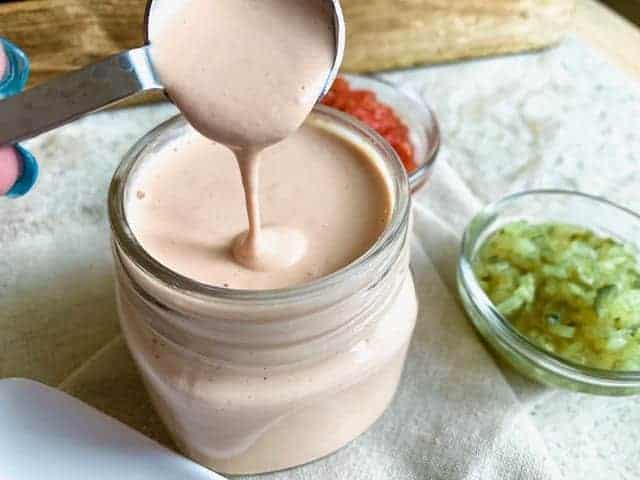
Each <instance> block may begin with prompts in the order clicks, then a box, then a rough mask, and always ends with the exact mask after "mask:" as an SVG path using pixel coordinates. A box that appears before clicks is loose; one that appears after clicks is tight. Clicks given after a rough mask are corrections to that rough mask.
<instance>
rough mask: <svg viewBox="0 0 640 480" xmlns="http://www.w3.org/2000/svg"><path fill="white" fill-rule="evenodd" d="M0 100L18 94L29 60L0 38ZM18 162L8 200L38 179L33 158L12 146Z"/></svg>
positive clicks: (18, 195)
mask: <svg viewBox="0 0 640 480" xmlns="http://www.w3.org/2000/svg"><path fill="white" fill-rule="evenodd" d="M0 56H1V58H0V60H2V61H0V66H2V65H4V71H0V99H3V98H6V97H9V96H11V95H16V94H17V93H20V92H21V91H22V89H23V88H24V86H25V85H26V84H27V80H28V79H29V59H28V58H27V56H26V55H25V53H24V52H23V51H22V50H20V49H19V48H18V47H17V46H16V45H14V44H13V43H11V42H10V41H9V40H7V39H6V38H3V37H0ZM14 148H15V151H16V153H17V154H18V157H19V161H20V172H21V173H20V176H19V177H18V178H17V180H16V182H15V183H14V184H13V186H12V187H11V189H10V190H9V191H8V192H7V193H6V194H5V196H7V197H9V198H18V197H21V196H23V195H25V194H26V193H27V192H29V190H31V188H32V187H33V186H34V185H35V183H36V180H37V179H38V173H39V168H38V163H37V162H36V159H35V158H34V156H33V155H32V154H31V153H30V152H29V151H27V150H26V149H25V148H23V147H22V146H20V145H15V146H14Z"/></svg>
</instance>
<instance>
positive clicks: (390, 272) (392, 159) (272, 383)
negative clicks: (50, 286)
mask: <svg viewBox="0 0 640 480" xmlns="http://www.w3.org/2000/svg"><path fill="white" fill-rule="evenodd" d="M312 115H313V116H314V117H315V119H319V120H321V121H322V122H326V123H327V124H330V125H331V127H332V131H335V132H336V134H337V135H342V136H344V138H346V139H348V140H349V141H351V142H355V143H357V144H358V146H359V147H361V148H365V149H366V150H367V152H369V153H370V157H371V159H372V160H373V161H375V162H377V163H378V164H379V166H380V169H381V171H382V172H383V173H384V176H385V178H386V180H387V182H388V185H389V188H390V190H391V192H392V198H393V205H392V215H391V220H390V223H389V225H388V227H387V229H386V230H385V231H384V233H383V234H382V236H381V237H380V238H379V239H378V240H377V242H376V243H375V244H374V245H373V246H372V247H371V248H370V250H369V251H367V252H366V253H365V254H364V255H363V256H362V257H360V258H359V259H357V260H356V261H355V262H353V263H352V264H350V265H348V266H347V267H345V268H343V269H342V270H340V271H338V272H336V273H333V274H331V275H329V276H327V277H325V278H321V279H319V280H316V281H314V282H310V283H308V284H306V285H302V286H298V287H294V288H289V289H280V290H267V291H249V290H231V289H223V288H217V287H213V286H210V285H205V284H202V283H199V282H196V281H194V280H192V279H189V278H186V277H183V276H181V275H179V274H178V273H176V272H173V271H171V270H169V269H168V268H167V267H165V266H163V265H162V264H160V263H159V262H157V261H156V260H155V259H154V258H153V257H151V256H150V255H149V254H148V253H147V252H146V251H145V250H144V249H143V248H142V247H141V246H140V244H139V243H138V242H137V241H136V238H135V235H134V233H133V231H132V229H131V226H130V225H129V224H128V222H127V204H128V199H129V198H132V197H130V196H131V195H135V192H132V191H129V188H128V186H129V179H130V178H132V176H133V175H134V174H135V172H136V170H137V169H138V168H140V167H141V166H142V165H144V164H146V163H147V162H152V161H153V160H154V154H155V153H157V152H158V151H159V150H160V149H162V147H163V146H165V145H166V144H167V143H168V142H171V141H172V140H174V139H176V138H177V137H180V136H181V135H184V134H186V133H187V132H188V131H189V128H190V127H189V126H188V125H187V123H186V122H185V120H184V119H183V118H182V117H176V118H174V119H172V120H169V121H168V122H166V123H165V124H163V125H161V126H159V127H158V128H156V129H155V130H153V131H152V132H150V133H149V134H148V135H147V136H145V137H144V138H143V139H141V140H140V141H139V142H138V144H137V145H136V146H135V147H134V148H133V149H132V150H131V151H130V152H129V154H128V155H127V156H126V158H125V159H124V161H123V162H122V164H121V165H120V167H119V168H118V170H117V171H116V174H115V177H114V180H113V182H112V186H111V190H110V194H109V215H110V221H111V228H112V232H113V252H114V258H115V266H116V287H117V298H118V309H119V315H120V321H121V325H122V330H123V332H124V336H125V338H126V340H127V343H128V346H129V349H130V350H131V353H132V355H133V358H134V359H135V362H136V364H137V366H138V368H139V370H140V373H141V374H142V378H143V380H144V383H145V385H146V387H147V389H148V391H149V394H150V397H151V399H152V402H153V404H154V406H155V408H156V410H157V412H158V413H159V415H160V417H161V418H162V419H163V421H164V423H165V424H166V426H167V427H168V430H169V431H170V433H171V434H172V436H173V438H174V440H175V442H176V444H177V445H178V446H179V448H180V449H181V450H183V452H184V453H185V454H186V455H188V456H190V457H191V458H193V459H194V460H196V461H198V462H200V463H202V464H204V465H206V466H208V467H210V468H212V469H214V470H217V471H220V472H224V473H229V474H249V473H263V472H268V471H275V470H281V469H285V468H289V467H293V466H296V465H300V464H303V463H306V462H309V461H312V460H314V459H317V458H320V457H322V456H324V455H327V454H329V453H331V452H333V451H335V450H337V449H338V448H340V447H342V446H343V445H345V444H346V443H348V442H349V441H351V440H353V439H354V438H355V437H356V436H358V435H359V434H360V433H362V432H364V431H365V430H366V429H367V428H369V426H371V424H372V423H373V422H374V421H375V420H376V419H377V418H378V417H379V416H380V415H381V414H382V413H383V412H384V410H385V409H386V407H387V406H388V405H389V403H390V401H391V400H392V398H393V396H394V393H395V391H396V388H397V386H398V381H399V378H400V375H401V372H402V368H403V365H404V361H405V357H406V353H407V348H408V345H409V341H410V338H411V334H412V331H413V328H414V324H415V319H416V313H417V302H416V295H415V290H414V285H413V279H412V276H411V273H410V270H409V238H408V237H409V228H410V194H409V186H408V182H407V177H406V174H405V172H404V170H403V167H402V165H401V164H400V162H399V160H398V159H397V157H396V155H395V153H394V152H393V150H392V149H391V148H390V147H389V146H388V145H387V144H386V142H384V140H382V139H381V138H380V137H379V136H378V135H377V134H375V133H374V132H373V131H371V130H369V129H368V128H367V127H365V126H363V125H361V124H359V123H358V122H356V121H354V120H352V119H350V118H349V117H348V116H346V115H343V114H341V113H340V112H336V111H333V110H330V109H327V108H323V107H318V108H316V110H314V113H313V114H312Z"/></svg>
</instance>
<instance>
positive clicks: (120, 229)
mask: <svg viewBox="0 0 640 480" xmlns="http://www.w3.org/2000/svg"><path fill="white" fill-rule="evenodd" d="M312 115H316V116H320V117H323V118H325V119H328V120H331V121H334V122H337V123H339V124H340V126H341V127H345V128H346V129H348V130H350V131H351V133H355V134H356V135H358V136H359V137H360V139H362V140H363V141H365V142H367V143H368V144H369V146H371V147H373V148H374V150H375V151H376V152H377V153H379V154H380V159H381V160H382V163H383V164H384V166H385V169H386V170H387V172H386V173H387V174H388V175H389V179H390V186H391V192H390V193H391V195H392V198H393V209H392V214H391V218H390V220H389V223H388V224H387V227H386V228H385V230H384V231H383V232H382V234H381V235H380V236H379V237H378V239H377V240H376V242H375V243H374V244H373V245H372V246H371V247H370V248H369V249H368V250H367V251H366V252H364V253H363V254H362V255H361V256H360V257H358V258H357V259H356V260H354V261H353V262H351V263H349V264H348V265H346V266H344V267H343V268H341V269H339V270H337V271H335V272H333V273H331V274H329V275H326V276H324V277H321V278H318V279H316V280H313V281H311V282H308V283H305V284H302V285H298V286H293V287H288V288H279V289H270V290H241V289H230V288H223V287H216V286H214V285H209V284H206V283H203V282H200V281H197V280H194V279H192V278H189V277H186V276H184V275H182V274H180V273H178V272H176V271H174V270H172V269H170V268H169V267H167V266H165V265H163V264H162V263H160V262H159V261H158V260H156V259H155V258H154V257H153V256H152V255H151V254H150V253H148V252H147V251H146V250H145V249H144V247H143V246H142V245H141V244H140V243H139V242H138V240H137V238H136V236H135V234H134V232H133V229H132V228H131V226H130V225H129V222H128V219H127V215H126V208H125V192H126V188H127V184H128V180H129V177H130V175H131V173H132V172H133V169H134V167H135V166H136V164H137V163H138V161H139V159H140V158H141V157H142V156H143V154H144V153H145V150H146V148H147V147H149V146H150V145H151V144H152V142H153V141H154V140H155V139H157V138H159V137H160V136H161V135H162V134H164V133H166V132H167V131H170V130H172V129H175V128H177V127H179V126H181V125H185V124H186V120H185V119H184V117H183V116H182V115H181V114H178V115H176V116H174V117H172V118H170V119H169V120H167V121H165V122H163V123H161V124H160V125H158V126H157V127H155V128H154V129H152V130H151V131H149V132H148V133H147V134H146V135H144V136H143V137H142V138H141V139H140V140H138V141H137V142H136V144H135V145H134V146H133V147H132V148H131V149H130V150H129V151H128V152H127V154H126V155H125V156H124V158H123V160H122V162H121V163H120V165H119V166H118V168H117V169H116V172H115V174H114V176H113V179H112V181H111V185H110V188H109V198H108V210H109V222H110V224H111V231H112V234H113V241H114V242H115V244H116V245H117V247H118V248H120V249H121V250H122V251H123V253H124V254H125V255H126V256H127V257H128V258H129V259H130V261H131V262H132V263H133V264H134V265H135V266H136V267H137V268H139V269H141V270H142V271H143V272H144V273H145V274H147V275H150V276H151V277H153V278H155V279H157V280H159V281H160V282H161V283H162V284H164V285H165V286H167V287H169V288H171V289H174V290H178V291H180V292H181V293H182V294H185V295H187V296H191V297H195V298H215V299H216V301H228V302H274V301H277V302H285V301H292V300H295V301H298V300H300V298H303V297H306V296H314V295H317V294H319V293H322V292H323V291H325V290H326V289H330V288H332V287H335V286H336V285H338V284H340V283H341V282H343V281H345V280H346V279H347V278H348V277H349V276H352V275H357V274H359V273H362V272H366V271H367V270H368V269H369V265H370V264H371V262H373V261H375V260H376V259H378V258H380V257H381V256H382V255H383V254H384V252H385V251H386V250H387V248H388V247H389V245H391V244H393V243H394V241H395V240H396V239H397V238H398V237H400V236H402V235H403V234H404V235H405V236H406V234H407V226H408V224H409V217H410V210H411V196H410V190H409V182H408V177H407V174H406V171H405V169H404V167H403V166H402V163H401V161H400V159H399V158H398V155H397V153H396V152H395V150H393V148H392V147H391V146H390V145H389V144H388V143H387V142H386V141H385V140H384V139H383V138H382V137H381V136H380V135H379V134H378V133H377V132H375V131H374V130H372V129H371V128H369V127H368V126H367V125H364V124H363V123H361V122H359V121H358V120H356V119H354V118H353V117H351V116H349V115H347V114H344V113H342V112H340V111H337V110H335V109H332V108H329V107H325V106H322V105H318V106H316V107H315V108H314V110H313V112H312Z"/></svg>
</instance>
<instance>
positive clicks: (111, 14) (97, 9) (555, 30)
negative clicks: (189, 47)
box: [0, 0, 575, 83]
mask: <svg viewBox="0 0 640 480" xmlns="http://www.w3.org/2000/svg"><path fill="white" fill-rule="evenodd" d="M574 3H575V0H342V5H343V8H344V11H345V16H346V19H347V31H348V44H347V52H346V58H345V63H344V69H345V70H348V71H352V72H368V71H373V70H384V69H392V68H400V67H408V66H413V65H418V64H424V63H437V62H443V61H451V60H456V59H461V58H471V57H477V56H484V55H494V54H498V53H508V52H518V51H522V50H528V49H537V48H541V47H544V46H547V45H550V44H553V43H555V42H557V41H558V40H559V39H560V38H561V37H562V35H563V34H564V32H565V31H566V30H567V28H568V27H569V25H570V22H571V18H572V13H573V10H574ZM145 4H146V0H23V1H18V2H8V3H2V4H0V32H2V33H1V34H2V35H3V36H6V37H7V38H9V39H10V40H13V41H15V42H16V43H17V44H19V45H21V46H22V47H23V48H24V49H25V50H26V51H27V53H28V54H29V56H30V57H31V60H32V83H37V82H41V81H43V80H46V79H47V78H49V77H51V76H52V75H56V74H60V73H63V72H66V71H69V70H71V69H75V68H78V67H81V66H83V65H86V64H88V63H90V62H92V61H95V60H96V59H98V58H102V57H105V56H107V55H110V54H112V53H115V52H118V51H120V50H123V49H125V48H131V47H134V46H137V45H140V44H141V43H142V18H143V12H144V8H145Z"/></svg>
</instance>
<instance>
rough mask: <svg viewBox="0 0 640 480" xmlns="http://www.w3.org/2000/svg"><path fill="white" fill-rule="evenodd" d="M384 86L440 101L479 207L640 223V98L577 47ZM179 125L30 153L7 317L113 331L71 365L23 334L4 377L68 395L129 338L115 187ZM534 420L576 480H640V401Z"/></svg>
mask: <svg viewBox="0 0 640 480" xmlns="http://www.w3.org/2000/svg"><path fill="white" fill-rule="evenodd" d="M385 77H386V78H388V79H390V80H392V81H394V82H397V83H400V84H403V85H405V86H407V87H409V88H413V89H414V90H416V91H418V92H420V93H421V94H422V95H424V96H425V97H426V98H428V99H429V101H430V103H431V104H432V106H433V107H434V110H435V111H436V113H437V115H438V116H439V118H440V121H441V124H442V130H443V136H444V148H443V150H442V153H441V155H442V158H443V159H446V161H448V162H449V163H450V164H451V165H452V166H453V167H454V168H455V169H456V170H457V172H458V173H459V174H460V175H461V177H462V178H463V179H464V181H465V182H466V183H467V185H468V186H469V187H470V189H471V190H472V191H473V192H474V193H475V195H476V196H477V197H478V198H480V199H482V200H484V201H489V200H493V199H496V198H498V197H501V196H503V195H504V194H506V193H508V192H512V191H516V190H521V189H523V188H531V187H542V186H544V187H564V188H574V189H580V190H584V191H587V192H590V193H597V194H602V195H605V196H607V197H608V198H610V199H612V200H615V201H617V202H619V203H622V204H624V205H626V206H628V207H631V208H634V209H636V210H640V188H639V187H638V185H640V166H639V165H638V162H639V161H640V129H638V126H639V125H640V123H639V122H640V120H638V119H640V88H638V85H636V84H634V83H633V82H632V81H631V80H628V79H627V78H626V77H624V75H623V74H620V73H618V72H616V71H615V70H614V69H613V68H612V67H610V66H608V65H607V64H606V63H605V62H604V61H603V60H601V59H600V58H599V57H598V56H597V55H596V54H594V53H592V52H591V51H589V50H588V49H586V48H585V47H583V46H582V45H581V44H579V43H578V42H577V41H576V40H572V39H570V40H568V41H566V42H565V43H564V44H563V45H562V46H560V47H559V48H557V49H553V50H550V51H546V52H543V53H538V54H530V55H517V56H510V57H503V58H497V59H489V60H479V61H472V62H465V63H460V64H451V65H444V66H438V67H430V68H425V69H417V70H408V71H404V72H396V73H392V74H386V75H385ZM173 113H175V110H174V108H173V107H172V106H170V105H166V104H165V105H153V106H146V107H137V108H132V109H126V110H119V111H113V112H106V113H101V114H97V115H94V116H92V117H90V118H87V119H84V120H82V121H79V122H77V123H75V124H73V125H71V126H68V127H66V128H64V129H61V130H59V131H57V132H54V133H50V134H48V135H44V136H42V137H40V138H38V139H36V140H33V141H31V142H30V143H29V145H28V146H29V147H30V148H31V149H32V150H33V151H34V152H35V153H36V155H37V156H38V158H39V159H40V161H41V165H42V177H41V181H40V183H39V185H38V188H37V190H36V191H35V192H34V193H33V194H30V195H29V196H28V197H26V198H24V199H21V200H18V201H0V218H2V222H1V223H0V246H1V249H2V256H1V257H0V311H2V312H4V313H6V314H7V316H6V318H8V319H9V320H8V322H9V324H11V322H13V324H14V325H15V324H18V325H19V322H20V319H23V318H26V316H30V317H33V318H36V320H35V323H36V325H40V326H47V325H50V324H52V323H55V322H65V323H67V324H68V329H67V331H68V332H69V335H71V334H73V335H77V336H82V335H83V334H85V333H86V329H83V325H86V322H88V321H90V322H93V324H94V325H95V323H96V322H100V324H101V328H100V329H98V330H97V332H96V331H95V329H93V330H92V334H91V335H90V336H89V335H87V338H86V341H85V342H83V344H85V345H86V348H84V350H83V351H72V352H69V351H66V350H65V349H64V348H59V346H61V345H64V343H65V337H64V336H61V337H60V338H58V339H56V341H55V343H54V344H53V345H52V344H51V343H50V341H49V344H46V343H45V341H46V339H43V338H39V337H38V334H37V327H36V329H35V330H33V331H29V332H20V331H19V329H18V331H17V332H16V333H15V334H11V335H9V338H2V339H0V352H2V351H3V348H4V347H6V346H7V345H11V344H12V342H13V344H15V343H16V342H27V343H28V342H31V343H30V344H28V345H27V348H25V352H27V353H25V356H24V359H18V360H19V361H17V362H15V363H13V364H11V365H7V364H6V363H5V364H4V365H3V362H2V361H1V358H2V354H1V353H0V378H1V377H6V376H27V377H31V378H35V379H38V380H42V381H45V382H46V383H49V384H51V385H57V384H59V383H60V382H61V381H62V380H63V379H64V378H66V377H67V376H68V375H69V374H71V373H72V372H73V371H74V370H75V369H76V368H78V367H79V366H80V365H81V364H82V363H84V361H86V359H88V358H89V357H90V356H91V355H92V354H94V353H95V352H96V351H98V350H99V349H100V348H101V347H102V346H103V345H105V344H106V343H108V342H109V341H110V340H111V339H113V338H114V337H115V336H116V334H117V330H118V327H117V322H116V318H115V313H114V310H113V291H112V286H111V273H110V251H109V245H108V226H107V218H106V208H105V201H106V197H107V189H108V184H109V180H110V177H111V174H112V173H113V171H114V169H115V167H116V165H117V164H118V162H119V159H120V158H121V157H122V155H123V154H124V153H125V152H126V150H127V149H128V148H129V147H130V146H131V145H132V144H133V143H134V142H135V140H136V139H137V138H139V137H140V136H141V135H142V134H143V133H145V132H146V131H147V130H149V129H150V128H152V127H153V126H155V125H157V124H158V123H159V122H160V121H161V120H163V119H165V118H168V117H169V116H170V115H172V114H173ZM4 321H5V320H3V319H0V330H2V328H4V323H3V322H4ZM56 349H58V350H56ZM44 363H48V364H49V365H48V367H49V368H44V367H43V366H42V365H43V364H44ZM52 365H53V368H51V366H52ZM531 414H532V415H533V418H534V420H535V423H536V424H537V425H538V428H539V429H540V431H541V432H542V435H543V437H544V438H545V439H546V441H547V445H548V447H549V450H550V452H551V454H552V456H553V457H554V458H555V460H556V461H557V463H558V464H559V466H560V469H561V470H562V472H563V473H564V474H565V477H566V478H567V479H580V480H582V479H584V478H589V479H591V478H594V479H595V478H607V479H611V480H615V479H634V480H635V479H637V478H639V477H640V463H639V462H638V460H637V459H638V453H640V441H639V440H640V438H638V437H639V436H640V433H638V426H639V425H640V397H637V398H618V399H610V398H600V397H591V396H585V395H579V394H572V393H565V392H554V393H552V394H550V395H546V396H543V397H541V400H540V401H539V402H537V403H536V404H535V405H532V410H531Z"/></svg>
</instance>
